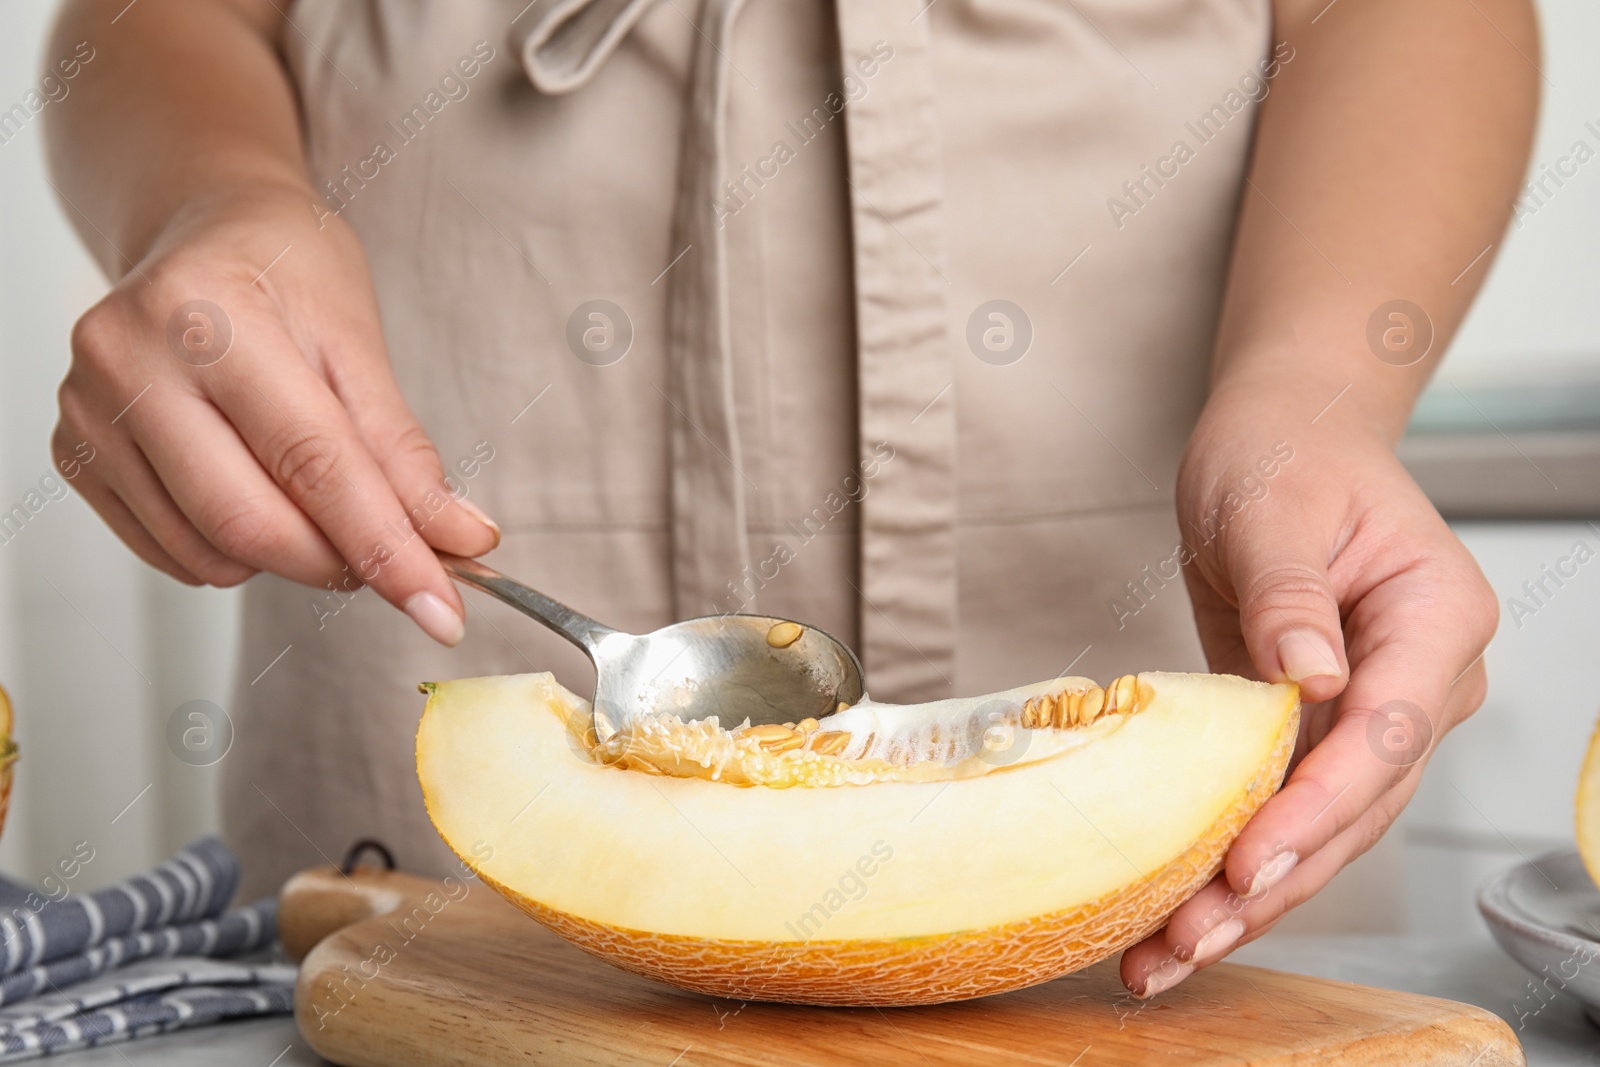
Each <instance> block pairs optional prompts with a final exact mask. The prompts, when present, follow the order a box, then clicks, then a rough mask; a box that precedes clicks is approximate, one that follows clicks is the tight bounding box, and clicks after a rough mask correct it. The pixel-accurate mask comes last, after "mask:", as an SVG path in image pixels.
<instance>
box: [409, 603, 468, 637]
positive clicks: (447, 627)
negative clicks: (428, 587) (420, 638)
mask: <svg viewBox="0 0 1600 1067" xmlns="http://www.w3.org/2000/svg"><path fill="white" fill-rule="evenodd" d="M405 612H406V614H407V615H409V616H411V621H412V622H414V623H416V624H417V625H418V626H420V627H422V632H423V633H425V634H427V635H428V636H429V637H431V638H433V639H434V640H435V641H437V642H439V643H440V644H441V645H445V646H447V647H449V648H454V647H455V646H456V645H459V644H460V643H461V639H462V638H463V637H465V636H467V627H466V624H465V623H463V622H462V621H461V616H459V615H457V614H456V613H455V612H453V611H451V610H450V608H449V607H448V606H447V605H446V604H445V602H444V601H442V600H440V599H439V598H438V597H436V596H434V595H433V594H432V593H415V594H413V595H412V597H411V599H410V600H407V601H406V603H405Z"/></svg>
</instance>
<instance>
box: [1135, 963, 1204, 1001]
mask: <svg viewBox="0 0 1600 1067" xmlns="http://www.w3.org/2000/svg"><path fill="white" fill-rule="evenodd" d="M1169 964H1170V966H1169ZM1193 973H1194V964H1192V963H1179V962H1178V961H1177V960H1176V959H1173V958H1171V957H1168V958H1167V962H1166V963H1163V964H1162V965H1161V966H1160V967H1157V968H1156V969H1155V970H1153V971H1151V972H1150V977H1148V978H1146V979H1145V980H1144V992H1142V993H1135V994H1134V996H1135V997H1138V998H1139V999H1140V1000H1149V999H1150V998H1151V997H1153V996H1155V995H1156V994H1158V993H1165V992H1166V991H1167V990H1169V989H1171V988H1172V987H1173V986H1175V985H1177V984H1178V983H1179V982H1181V981H1183V980H1184V979H1185V978H1187V977H1189V976H1190V975H1191V974H1193Z"/></svg>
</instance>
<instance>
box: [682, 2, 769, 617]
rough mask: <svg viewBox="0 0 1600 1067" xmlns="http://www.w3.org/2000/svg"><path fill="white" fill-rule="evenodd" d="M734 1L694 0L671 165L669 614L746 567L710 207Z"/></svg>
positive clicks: (694, 611)
mask: <svg viewBox="0 0 1600 1067" xmlns="http://www.w3.org/2000/svg"><path fill="white" fill-rule="evenodd" d="M743 7H744V0H706V2H705V5H704V7H703V8H702V9H701V21H702V23H703V24H704V25H703V26H702V32H701V33H700V34H699V36H698V37H697V39H696V41H695V50H694V60H693V66H692V68H691V73H690V77H689V105H688V109H687V111H686V112H685V114H684V128H683V150H682V153H681V155H680V156H679V163H678V203H677V207H676V210H675V213H674V218H673V226H672V229H673V239H672V254H673V255H683V257H684V259H683V262H682V263H680V264H679V265H678V266H677V268H676V269H675V270H673V272H672V273H671V274H670V275H669V276H668V291H667V353H668V368H669V374H670V378H669V379H668V380H669V382H670V386H669V390H670V391H669V396H668V399H669V400H671V402H672V406H673V409H674V410H673V411H672V412H671V413H670V414H669V416H668V417H669V418H670V419H672V605H673V611H674V612H675V613H676V614H677V616H678V617H679V618H687V617H691V616H695V615H706V614H712V613H715V612H717V611H719V610H725V609H722V608H721V607H720V606H719V605H721V604H723V603H725V601H726V597H727V592H728V590H729V589H730V588H733V587H734V585H735V584H738V585H740V586H743V585H744V584H745V582H744V579H745V578H746V577H747V576H748V575H749V574H750V573H751V570H750V539H749V535H748V532H747V531H748V527H747V525H746V511H745V489H746V487H747V486H748V487H750V488H754V483H753V482H751V481H750V479H749V477H748V476H747V475H746V474H745V473H744V461H743V458H742V455H741V449H740V447H739V429H738V422H737V416H736V414H735V411H734V395H733V346H732V343H731V341H730V332H731V331H730V328H729V320H728V266H727V259H728V256H727V234H726V231H725V230H724V229H723V226H722V223H721V221H720V220H719V219H717V218H716V217H715V213H714V212H713V210H712V205H713V204H714V203H715V202H716V199H717V187H718V185H719V184H720V183H721V182H722V179H723V174H724V172H725V171H726V169H727V140H728V136H727V134H728V131H727V113H728V72H729V69H730V67H729V63H728V58H727V57H728V56H729V55H730V54H731V53H732V51H733V24H734V20H735V19H736V18H737V17H738V15H739V11H740V9H742V8H743Z"/></svg>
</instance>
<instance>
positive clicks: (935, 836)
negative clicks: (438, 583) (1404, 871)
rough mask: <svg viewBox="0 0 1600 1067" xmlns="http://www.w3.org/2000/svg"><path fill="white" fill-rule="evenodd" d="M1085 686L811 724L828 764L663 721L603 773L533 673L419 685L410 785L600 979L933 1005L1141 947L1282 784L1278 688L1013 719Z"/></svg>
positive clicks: (1289, 724)
mask: <svg viewBox="0 0 1600 1067" xmlns="http://www.w3.org/2000/svg"><path fill="white" fill-rule="evenodd" d="M1092 685H1093V683H1092V682H1089V681H1088V680H1087V679H1073V678H1068V679H1058V680H1055V681H1053V682H1049V683H1042V684H1040V685H1038V686H1030V687H1025V688H1023V689H1019V690H1014V691H1011V692H1010V693H1003V694H996V695H995V696H993V697H987V698H980V699H978V700H969V701H941V702H938V703H937V704H932V705H924V706H921V707H917V706H909V707H903V708H895V707H892V706H886V705H872V706H870V707H868V706H867V705H865V704H863V705H860V706H858V707H857V708H854V709H850V710H849V711H845V712H843V713H842V714H841V715H839V716H834V717H830V718H831V719H833V720H837V722H836V723H831V722H830V720H829V719H825V720H823V723H822V726H823V728H825V729H826V728H828V727H829V726H830V725H844V724H852V723H853V724H854V725H855V731H854V734H853V737H854V738H855V740H854V741H853V742H852V746H851V748H850V749H848V750H846V751H845V752H844V753H842V754H841V755H840V756H838V757H834V756H819V755H815V754H813V753H810V752H790V753H784V754H782V755H780V756H778V757H775V758H774V757H768V756H766V755H765V754H763V753H760V752H754V751H753V750H754V748H755V746H754V745H753V743H739V742H736V741H733V740H730V738H732V737H735V736H736V735H734V734H731V733H730V732H729V731H725V730H722V728H721V727H720V726H718V725H716V724H714V723H713V724H710V725H709V726H706V725H704V724H694V725H693V726H688V727H686V726H684V724H681V723H676V724H666V725H665V726H663V727H662V728H661V729H660V730H658V731H657V732H658V734H660V736H657V737H656V739H655V742H652V743H650V744H642V745H641V747H640V748H639V749H638V752H639V753H640V755H639V758H636V759H633V760H631V761H630V760H624V761H621V762H620V763H618V762H617V761H615V760H613V761H612V763H611V764H610V765H608V764H607V763H604V762H601V761H600V760H601V758H602V754H601V753H600V751H599V750H598V749H597V747H596V746H595V744H594V742H593V736H592V734H588V735H586V734H585V731H584V728H585V727H586V726H587V724H588V719H589V708H588V704H587V702H586V701H584V700H582V699H581V698H579V697H577V696H575V695H574V694H573V693H571V692H569V691H568V690H566V689H564V688H563V687H562V686H560V685H559V684H558V683H556V682H555V680H554V679H553V678H552V677H551V676H550V675H548V674H530V675H518V676H511V677H498V678H477V679H468V680H464V681H456V682H446V683H438V684H436V685H432V686H427V687H424V688H425V689H427V690H429V691H431V696H430V698H429V700H428V705H427V708H426V710H425V711H424V713H423V718H422V722H421V725H420V727H419V730H418V734H417V770H418V775H419V777H420V779H421V783H422V789H423V794H424V797H425V799H426V802H427V806H428V813H429V816H430V817H431V818H432V820H433V823H434V825H435V826H436V827H437V828H438V830H439V832H440V834H441V835H442V836H443V837H444V840H445V841H446V842H447V843H448V844H449V845H450V847H451V848H452V849H453V850H454V851H455V852H456V853H457V854H458V855H459V856H461V858H462V859H463V860H464V861H465V862H467V863H468V864H469V865H470V866H471V867H472V868H473V869H474V870H475V871H476V872H477V873H478V874H479V876H480V877H482V878H483V880H484V881H485V882H486V883H488V884H490V885H493V886H494V887H495V888H496V889H497V890H499V891H500V892H501V893H502V894H504V895H505V896H506V897H507V898H508V899H510V900H511V901H512V902H513V903H515V904H516V905H517V906H518V907H520V908H522V909H523V910H524V911H526V912H527V913H528V914H530V915H532V916H533V917H534V918H535V919H538V920H539V921H540V922H542V923H544V924H545V925H547V926H549V927H551V928H552V929H554V930H555V931H556V932H557V933H559V934H561V935H562V936H564V937H566V938H567V939H569V940H571V941H572V942H574V943H575V944H577V945H578V946H579V947H580V948H583V949H585V950H587V951H589V952H592V953H595V954H596V955H599V956H601V957H603V958H605V959H607V960H609V961H610V962H612V963H614V964H616V965H618V966H620V967H624V968H626V969H628V970H631V971H635V972H637V973H640V974H644V975H647V976H650V977H653V978H658V979H661V980H664V981H668V982H672V983H675V984H677V985H680V986H683V987H686V988H689V989H694V990H698V991H702V992H706V993H711V994H714V995H718V996H725V997H732V998H737V999H741V1000H779V1001H794V1002H800V1003H812V1004H880V1005H890V1004H921V1003H935V1002H940V1001H948V1000H957V999H962V998H966V997H974V996H982V995H986V994H990V993H997V992H1003V991H1005V990H1009V989H1016V988H1020V987H1022V986H1026V985H1031V984H1034V983H1036V982H1042V981H1046V980H1048V979H1051V978H1054V977H1057V976H1059V975H1061V974H1065V973H1067V972H1069V971H1073V970H1076V969H1078V968H1080V967H1083V966H1087V965H1088V964H1090V963H1093V962H1096V961H1098V960H1100V959H1103V958H1104V957H1106V956H1108V955H1110V954H1111V953H1113V952H1116V951H1118V950H1120V949H1121V948H1124V947H1126V946H1127V945H1129V944H1132V943H1133V942H1135V941H1137V940H1139V939H1141V938H1143V937H1145V936H1147V935H1148V934H1149V933H1151V932H1153V931H1154V930H1156V929H1158V928H1159V927H1160V926H1161V925H1162V924H1163V923H1164V922H1165V920H1166V917H1167V916H1168V915H1169V914H1170V913H1171V912H1172V910H1173V909H1174V908H1175V907H1177V905H1178V904H1180V903H1181V902H1182V901H1183V900H1185V899H1186V898H1187V897H1188V896H1189V895H1190V894H1192V893H1193V892H1194V891H1195V890H1196V889H1198V888H1199V887H1200V886H1201V885H1203V884H1205V882H1206V881H1207V880H1209V879H1210V877H1211V876H1212V875H1213V874H1214V873H1215V872H1216V870H1217V869H1218V867H1219V866H1220V864H1221V861H1222V857H1223V854H1224V853H1225V851H1226V849H1227V847H1228V845H1229V843H1231V841H1232V840H1233V838H1234V837H1235V836H1236V835H1237V834H1238V832H1239V830H1240V829H1242V827H1243V826H1244V824H1245V822H1246V821H1247V820H1248V819H1249V817H1250V816H1251V815H1252V814H1253V813H1254V812H1255V811H1256V809H1257V808H1259V807H1260V805H1261V804H1262V803H1263V802H1264V801H1265V800H1266V798H1267V797H1269V796H1270V795H1271V794H1272V793H1273V791H1274V790H1276V789H1277V787H1278V785H1279V784H1280V783H1281V781H1282V778H1283V774H1284V771H1285V768H1286V766H1287V764H1288V760H1289V756H1290V753H1291V752H1292V750H1293V746H1294V741H1295V735H1296V729H1297V726H1298V718H1299V703H1298V693H1297V690H1296V689H1295V687H1294V686H1291V685H1268V684H1264V683H1259V682H1250V681H1246V680H1244V679H1240V678H1234V677H1229V676H1221V675H1185V674H1160V673H1149V674H1141V675H1139V676H1138V692H1139V700H1138V706H1137V708H1134V709H1128V710H1127V711H1126V713H1121V714H1107V715H1103V716H1101V717H1100V718H1098V719H1096V720H1095V721H1093V722H1091V723H1088V724H1086V725H1078V726H1072V727H1064V728H1062V727H1041V728H1037V729H1026V728H1022V727H1019V726H1018V725H1017V723H1018V721H1019V720H1018V718H1017V714H1018V713H1019V712H1020V711H1021V709H1022V708H1023V707H1024V705H1025V704H1026V702H1027V701H1028V700H1030V699H1033V698H1036V697H1038V696H1039V695H1040V694H1045V695H1048V694H1049V693H1051V692H1057V693H1059V692H1063V691H1068V690H1081V689H1085V688H1087V687H1091V686H1092ZM929 723H933V724H934V725H933V726H932V727H930V726H929ZM996 723H998V724H999V727H1000V728H1001V730H1002V732H1003V733H1004V735H1005V740H1006V746H1005V747H1004V749H1003V750H1002V751H1000V752H999V753H998V754H997V753H996V751H995V747H994V745H993V743H992V742H993V738H994V736H995V731H994V728H993V727H994V724H996ZM985 724H988V725H985ZM980 727H981V728H980ZM869 729H870V730H874V731H876V734H875V737H874V740H873V742H872V744H871V745H867V744H866V743H865V742H864V740H863V738H864V737H865V735H866V732H867V731H868V730H869ZM975 737H976V738H981V739H983V740H982V742H981V743H979V744H977V745H976V746H974V744H973V743H972V741H971V739H972V738H975ZM708 738H709V740H708ZM897 738H898V741H897V740H896V739H897ZM962 739H966V740H965V741H963V740H962ZM741 744H742V748H743V750H745V751H741ZM719 746H720V747H719ZM712 749H715V750H716V751H715V753H713V752H712V751H711V750H712ZM685 752H689V753H691V755H692V757H693V758H687V757H684V756H683V755H682V754H683V753H685ZM674 753H676V755H674ZM718 753H720V754H718ZM713 757H715V758H713ZM761 759H772V760H774V763H775V764H781V763H782V762H783V761H785V760H787V761H788V762H789V763H790V764H791V765H792V766H793V768H797V769H791V770H790V771H786V772H784V773H783V774H779V775H777V776H776V777H774V776H773V775H772V774H770V773H768V771H770V768H768V770H760V769H759V768H757V766H756V765H757V763H758V762H759V761H760V760H761ZM708 760H710V761H711V762H712V763H713V764H715V765H716V766H719V767H721V769H722V770H723V771H729V770H731V771H733V772H734V773H732V774H727V773H722V774H719V775H717V777H716V778H715V780H713V778H712V777H710V775H711V771H712V768H710V767H708V766H707V765H706V761H708ZM719 760H720V761H721V762H720V763H718V762H717V761H719ZM746 764H748V765H749V766H748V767H746V766H745V765H746ZM808 767H809V768H812V769H811V770H807V769H806V768H808ZM778 769H779V770H782V767H781V766H780V767H779V768H778ZM730 778H731V779H733V780H730ZM749 781H761V782H773V783H775V784H770V785H769V784H754V785H751V784H737V783H738V782H749Z"/></svg>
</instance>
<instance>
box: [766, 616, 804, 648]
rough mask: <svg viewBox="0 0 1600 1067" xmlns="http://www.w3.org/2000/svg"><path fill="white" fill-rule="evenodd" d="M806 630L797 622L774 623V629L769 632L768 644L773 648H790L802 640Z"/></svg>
mask: <svg viewBox="0 0 1600 1067" xmlns="http://www.w3.org/2000/svg"><path fill="white" fill-rule="evenodd" d="M803 633H805V629H804V628H803V627H802V626H801V625H800V624H799V623H797V622H780V623H774V624H773V627H772V629H770V630H768V631H767V644H769V645H771V646H772V647H773V648H788V647H789V646H790V645H792V644H794V643H795V642H796V641H798V640H800V635H801V634H803Z"/></svg>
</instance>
